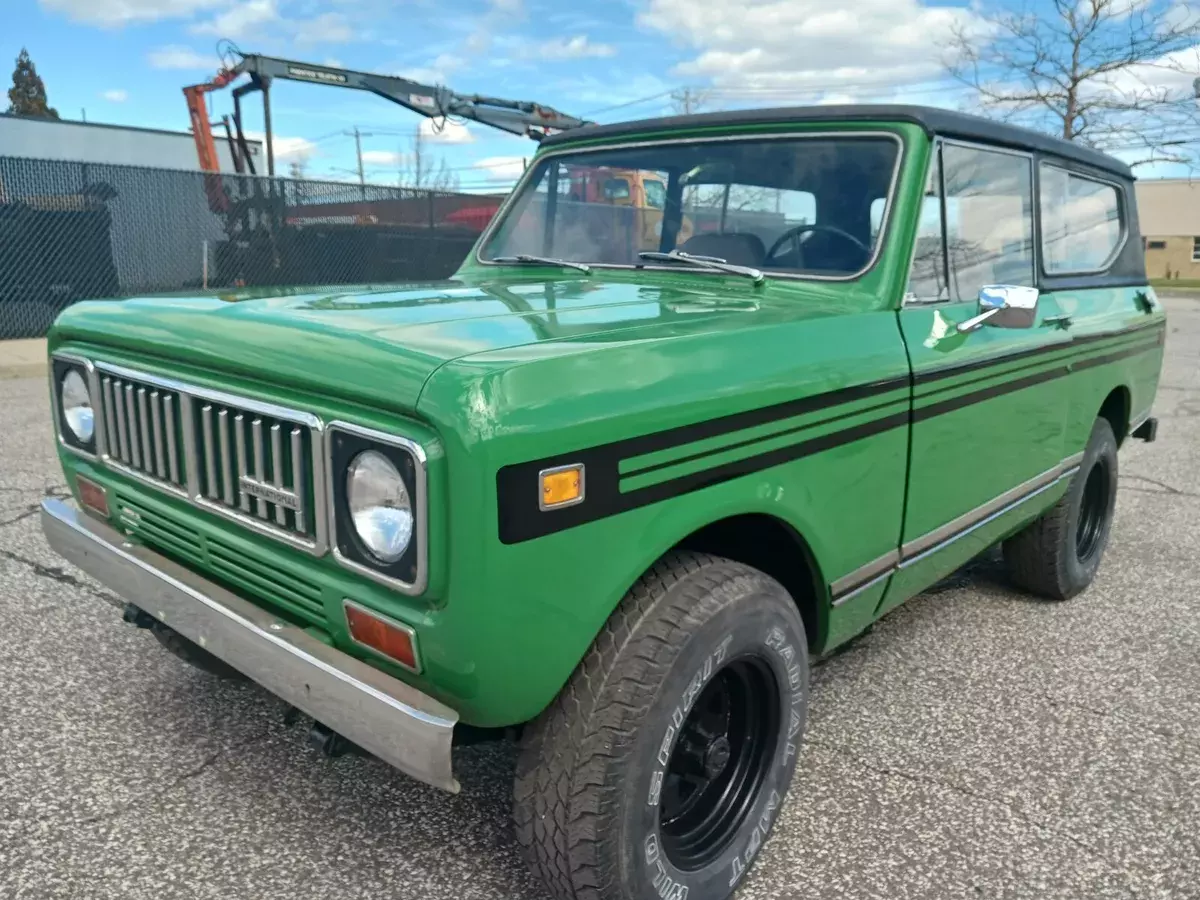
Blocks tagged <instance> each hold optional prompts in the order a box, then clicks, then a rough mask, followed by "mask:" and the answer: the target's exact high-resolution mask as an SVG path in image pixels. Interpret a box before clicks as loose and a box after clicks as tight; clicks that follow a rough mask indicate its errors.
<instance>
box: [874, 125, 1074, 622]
mask: <svg viewBox="0 0 1200 900" xmlns="http://www.w3.org/2000/svg"><path fill="white" fill-rule="evenodd" d="M1033 205H1034V190H1033V161H1032V159H1031V158H1030V157H1029V156H1028V155H1025V154H1019V153H1012V152H1007V151H1002V150H997V149H988V148H982V147H977V146H973V145H965V144H957V143H951V142H949V141H947V142H944V143H943V144H941V146H940V152H939V154H937V156H936V157H935V162H934V164H933V166H932V172H931V178H930V187H929V190H928V191H927V193H926V201H925V211H924V214H923V216H922V223H921V234H920V236H919V237H918V243H917V248H916V253H915V255H914V260H913V268H912V275H911V278H910V285H909V291H908V293H907V295H906V297H905V302H904V306H903V308H902V309H901V311H900V314H899V315H900V328H901V331H902V332H903V335H904V340H905V342H906V344H907V346H908V353H909V358H910V360H911V363H912V369H913V424H912V438H911V440H912V445H911V452H910V456H909V479H908V500H907V504H906V511H905V520H904V527H903V537H902V543H901V567H900V570H899V572H898V573H897V576H896V577H895V578H894V579H893V581H892V584H891V586H890V587H889V590H888V592H887V594H886V595H885V597H884V599H883V601H882V604H881V607H882V608H886V607H888V606H891V605H894V603H896V602H899V601H900V600H901V599H903V598H904V597H906V596H910V595H911V594H912V593H915V592H916V591H919V590H921V589H923V588H924V587H926V586H928V585H929V584H931V583H933V582H934V581H936V580H937V579H939V578H941V577H943V576H944V575H946V574H948V573H949V572H952V571H953V570H954V569H956V568H957V567H959V566H960V565H962V564H963V563H964V562H966V561H967V560H969V559H970V558H971V557H973V556H974V555H976V554H977V553H979V552H980V551H981V550H983V549H984V548H986V546H987V545H988V543H990V542H991V541H992V540H995V537H996V534H995V527H1003V524H1004V523H1003V522H1002V521H1000V520H1001V519H1002V518H1003V517H1004V516H1013V515H1019V512H1016V508H1017V507H1019V506H1020V504H1021V502H1022V501H1021V498H1022V497H1023V496H1025V495H1026V494H1031V495H1032V492H1034V491H1036V490H1037V489H1038V488H1041V487H1042V486H1043V484H1044V483H1049V481H1050V480H1051V479H1053V478H1054V477H1055V474H1054V473H1055V471H1056V467H1057V466H1059V464H1060V463H1061V462H1062V458H1063V446H1064V441H1063V431H1064V422H1065V417H1066V404H1065V401H1064V396H1065V395H1064V392H1063V391H1062V390H1061V384H1059V383H1056V378H1055V377H1054V376H1055V374H1056V373H1058V372H1059V371H1060V370H1061V365H1062V363H1061V359H1062V357H1063V355H1064V353H1063V352H1062V351H1065V349H1066V347H1067V346H1068V341H1069V337H1068V335H1067V333H1066V332H1064V331H1063V330H1062V329H1060V328H1057V327H1055V319H1054V317H1055V314H1056V313H1057V309H1055V308H1054V299H1053V297H1050V296H1046V297H1043V298H1039V305H1038V308H1037V310H1036V313H1035V316H1034V321H1033V325H1032V327H1027V328H1009V327H998V326H996V325H994V324H985V325H983V326H981V327H979V328H976V329H975V330H972V331H967V332H959V331H958V330H957V326H958V325H959V324H960V323H962V322H964V321H965V320H967V319H970V318H971V317H973V316H975V315H976V314H977V313H978V312H979V302H978V295H979V290H980V288H982V287H983V286H984V285H993V284H1002V285H1019V286H1023V287H1032V286H1034V284H1035V276H1034V271H1035V269H1034V262H1035V260H1034V253H1035V250H1034V224H1033V219H1034V206H1033ZM1047 320H1049V321H1047ZM1056 360H1057V361H1056ZM1044 489H1049V488H1044ZM989 526H994V527H990V528H989Z"/></svg>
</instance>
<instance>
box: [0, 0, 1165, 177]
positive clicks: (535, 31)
mask: <svg viewBox="0 0 1200 900" xmlns="http://www.w3.org/2000/svg"><path fill="white" fill-rule="evenodd" d="M1005 2H1008V3H1011V2H1015V0H975V2H970V3H968V2H961V3H952V2H944V0H934V2H922V0H855V2H853V3H841V4H838V3H829V2H828V0H603V2H601V0H574V2H571V0H36V2H27V3H21V4H19V5H18V4H15V3H12V5H11V8H9V9H8V10H6V11H5V14H4V28H3V29H2V33H0V62H2V61H3V57H4V56H6V55H7V56H10V57H15V56H16V54H17V52H18V51H19V49H20V46H21V44H24V45H26V46H27V47H28V48H29V51H30V53H31V54H32V56H33V59H34V61H35V63H36V64H37V66H38V69H39V72H40V74H41V75H42V76H43V78H44V79H45V82H46V85H47V89H48V92H49V98H50V102H51V104H52V105H54V106H56V107H57V108H58V110H59V112H60V114H61V115H63V117H65V118H77V117H79V116H80V115H81V112H80V111H81V110H83V109H86V111H87V117H88V119H89V120H93V121H105V122H115V123H123V124H130V125H140V126H146V127H154V128H170V129H178V130H185V129H186V128H187V126H188V121H187V113H186V109H185V106H184V101H183V97H182V94H181V93H180V88H181V87H182V86H183V85H185V84H191V83H195V82H198V81H203V80H205V79H206V78H208V77H210V76H211V75H212V74H213V73H214V72H215V71H216V69H217V68H218V65H219V62H218V57H217V52H216V43H217V41H218V40H219V39H221V38H228V39H231V40H233V41H235V42H236V43H237V45H238V46H240V47H241V49H243V50H245V51H247V52H258V53H264V54H270V55H277V56H286V57H288V58H292V59H297V60H302V61H306V62H314V63H324V64H327V65H336V66H344V67H346V68H351V69H359V70H363V71H371V72H380V73H386V74H397V75H406V76H408V77H412V78H417V79H420V80H422V81H425V82H430V83H445V84H447V85H449V86H450V87H451V88H453V89H454V90H456V91H459V92H461V93H488V94H491V95H493V96H501V97H508V98H513V99H521V100H535V101H538V102H541V103H545V104H549V105H551V106H555V107H557V108H559V109H561V110H563V111H565V112H570V113H573V114H576V115H581V116H586V117H590V118H595V119H597V120H600V121H616V120H620V119H625V118H643V117H647V116H653V115H658V114H662V113H665V112H669V111H670V110H671V108H672V94H673V93H676V94H677V92H678V91H680V90H682V89H684V88H689V89H691V90H693V91H699V92H701V94H700V95H701V96H703V97H704V98H705V102H706V104H707V106H708V108H721V107H735V106H762V105H782V104H795V103H817V102H826V103H828V102H844V101H855V100H860V101H904V102H923V103H934V104H937V105H943V106H950V107H956V108H957V107H963V108H970V106H971V104H972V98H971V95H970V93H969V92H968V91H967V90H966V89H965V88H963V87H961V86H960V85H957V84H954V83H951V82H947V81H946V80H945V79H944V78H943V77H942V75H941V68H942V67H941V60H942V58H943V53H944V48H945V46H946V42H947V36H948V34H949V33H950V31H951V30H952V29H953V28H954V27H955V26H956V25H958V26H966V27H971V26H972V24H973V23H976V22H977V19H976V18H975V17H976V15H977V13H976V10H978V9H980V8H981V7H980V3H983V4H985V5H986V4H989V3H1005ZM1046 2H1047V0H1033V3H1034V4H1035V6H1036V5H1037V4H1038V3H1046ZM1131 2H1134V3H1141V2H1149V0H1131ZM10 3H11V0H10ZM6 5H9V4H6ZM213 104H214V105H213V114H214V119H215V118H218V117H219V116H220V115H221V114H222V113H227V112H229V111H231V108H232V99H231V96H230V93H229V92H228V91H224V92H220V93H217V94H214V95H213ZM272 104H273V113H274V119H275V133H276V135H277V143H276V148H277V155H278V156H280V157H281V158H282V160H283V164H282V165H281V170H284V169H285V168H286V165H287V162H288V161H289V160H303V161H304V164H305V167H306V171H307V173H308V175H309V176H310V177H322V178H324V177H328V178H337V179H345V178H349V177H352V176H353V172H354V165H355V160H354V139H353V137H351V136H349V135H348V134H347V132H348V131H350V130H351V129H353V128H355V127H357V128H359V129H360V130H361V131H362V132H365V133H368V134H369V136H367V137H364V138H363V149H364V158H365V162H366V167H367V171H368V177H369V179H370V180H372V181H377V182H380V183H394V182H395V180H396V177H397V173H398V167H399V166H400V165H402V164H403V156H404V154H405V153H407V152H408V150H409V148H410V146H411V144H412V140H413V132H414V129H416V128H418V127H419V123H420V122H422V121H423V120H421V119H420V118H419V117H418V116H416V115H414V114H412V113H410V112H408V111H406V110H404V109H402V108H400V107H396V106H392V105H391V104H389V103H388V102H387V101H385V100H382V99H379V98H376V97H373V96H370V95H367V94H363V93H359V92H355V91H347V90H342V89H336V88H328V87H320V86H315V85H308V84H299V83H286V82H284V83H278V84H277V85H276V87H275V89H274V90H273V92H272ZM260 115H261V114H260V112H259V108H258V106H257V104H252V105H251V106H250V107H249V112H248V116H247V119H248V121H247V127H249V128H251V129H254V128H261V118H260ZM429 125H430V123H429V122H427V121H426V122H425V126H424V134H425V137H426V142H425V146H426V147H427V150H428V152H429V153H431V154H432V155H433V156H434V157H435V158H437V159H445V160H446V164H447V165H448V166H449V167H450V168H452V169H453V170H454V172H455V175H456V176H457V178H458V179H459V182H460V184H461V186H462V187H463V188H467V189H486V188H489V187H493V186H500V185H502V184H507V183H511V180H512V178H513V177H514V175H515V174H516V173H518V172H519V171H520V168H521V160H522V157H523V156H527V155H528V154H530V153H531V152H532V149H533V144H532V143H531V142H530V141H528V140H527V139H523V138H517V137H509V136H506V135H503V134H500V133H498V132H493V131H491V130H489V129H486V128H482V127H472V128H470V129H466V128H462V127H456V126H454V125H450V126H449V127H447V128H446V129H444V130H443V131H442V132H440V133H435V132H434V131H433V130H432V129H431V128H430V127H429Z"/></svg>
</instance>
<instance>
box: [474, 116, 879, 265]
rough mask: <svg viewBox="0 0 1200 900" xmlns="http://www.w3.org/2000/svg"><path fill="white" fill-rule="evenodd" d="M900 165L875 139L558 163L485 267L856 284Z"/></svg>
mask: <svg viewBox="0 0 1200 900" xmlns="http://www.w3.org/2000/svg"><path fill="white" fill-rule="evenodd" d="M899 153H900V143H899V141H898V140H897V139H895V138H893V137H891V136H887V135H870V136H863V137H855V136H837V137H831V136H814V137H787V138H774V139H771V138H763V137H747V138H746V139H744V140H720V141H697V140H689V141H686V142H685V141H674V142H669V143H661V144H643V145H640V146H636V147H616V148H611V149H607V150H604V149H601V150H588V151H582V150H581V151H579V152H575V153H570V152H568V153H560V154H555V155H553V156H549V157H546V158H543V159H541V160H539V161H538V162H536V163H535V164H534V166H533V171H532V172H531V173H530V174H529V176H528V177H527V178H526V179H525V180H524V181H523V182H522V184H521V186H520V187H519V188H518V191H519V193H518V195H517V196H516V197H515V198H514V200H513V202H512V203H511V204H510V205H509V206H508V207H507V210H506V212H505V213H504V215H503V217H502V218H501V219H500V220H499V221H498V223H497V224H496V227H495V228H494V229H493V230H492V232H491V234H490V236H489V238H488V240H487V242H486V243H485V244H484V245H483V247H482V248H481V250H480V258H481V259H483V260H495V259H496V258H497V257H515V256H520V255H527V256H541V257H553V258H558V259H565V260H571V261H574V262H580V263H590V264H592V265H620V266H631V265H639V264H642V261H641V260H639V258H638V253H640V252H644V251H657V252H662V253H666V252H670V251H672V250H678V251H681V252H683V253H688V254H691V255H693V256H708V257H713V258H715V259H720V260H724V261H725V262H728V263H733V264H736V265H741V266H751V267H754V268H757V269H762V270H763V271H764V272H766V273H767V274H772V273H790V274H797V275H810V276H815V277H843V278H844V277H851V276H854V275H856V274H858V273H860V272H862V271H863V270H864V269H865V268H866V267H867V266H868V265H869V264H870V262H871V260H872V259H873V258H874V255H875V247H876V243H877V242H878V241H879V240H882V228H881V226H882V224H883V223H885V222H886V221H887V210H888V206H889V205H890V203H891V196H890V195H891V188H892V181H893V175H894V173H895V170H896V163H897V159H898V156H899ZM651 264H655V263H651ZM696 271H702V270H699V269H697V270H696Z"/></svg>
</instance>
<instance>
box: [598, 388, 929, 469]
mask: <svg viewBox="0 0 1200 900" xmlns="http://www.w3.org/2000/svg"><path fill="white" fill-rule="evenodd" d="M907 401H908V398H907V397H897V398H896V399H895V400H889V401H888V402H887V403H879V404H876V405H875V406H866V407H863V408H862V409H857V410H854V411H853V412H847V413H842V414H841V415H837V416H830V417H829V418H827V419H818V420H817V421H815V422H806V423H804V424H803V425H797V426H796V427H795V428H788V429H785V430H784V431H777V432H775V433H773V434H768V435H763V436H761V437H756V438H749V439H748V440H744V441H738V442H737V443H736V444H723V445H722V446H720V447H714V448H713V449H712V450H704V451H703V452H700V453H693V454H691V455H690V456H681V457H679V458H678V459H672V460H668V461H667V462H661V463H656V464H655V465H652V466H646V467H644V468H641V469H633V470H631V471H629V472H623V473H622V474H621V477H622V478H632V477H634V476H635V475H645V474H647V473H649V472H657V471H659V470H660V469H668V468H670V467H671V466H678V465H682V464H684V463H689V462H695V461H696V460H698V459H704V458H705V457H706V456H715V455H717V454H718V453H725V452H726V451H729V450H740V449H741V448H743V447H750V446H753V445H754V444H761V443H763V442H764V441H771V440H775V439H777V438H781V437H787V436H788V435H790V434H797V433H799V432H801V431H808V430H809V429H811V428H817V427H819V426H821V425H828V424H830V423H831V422H841V421H842V420H844V419H852V418H854V417H855V416H862V415H866V414H867V413H872V412H878V411H879V410H881V409H887V408H888V407H889V406H895V405H896V404H897V403H905V402H907Z"/></svg>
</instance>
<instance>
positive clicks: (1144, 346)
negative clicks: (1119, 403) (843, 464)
mask: <svg viewBox="0 0 1200 900" xmlns="http://www.w3.org/2000/svg"><path fill="white" fill-rule="evenodd" d="M1160 342H1161V341H1160V338H1157V337H1156V338H1155V339H1154V340H1153V341H1143V342H1140V343H1138V344H1136V345H1134V346H1132V347H1127V348H1124V349H1122V350H1118V351H1117V352H1115V353H1107V354H1105V355H1104V356H1097V357H1093V358H1092V359H1085V360H1080V361H1079V362H1068V363H1066V364H1064V365H1061V366H1054V367H1053V368H1050V369H1045V370H1043V371H1041V372H1034V373H1033V374H1032V375H1026V376H1024V377H1022V378H1014V379H1013V380H1012V381H1004V382H1001V383H1000V384H994V385H992V386H991V387H987V388H983V389H982V390H978V391H972V392H971V393H969V394H963V395H961V396H958V397H950V398H948V399H946V400H941V401H939V402H937V403H931V404H929V405H928V406H921V407H917V408H916V409H914V410H913V421H914V422H923V421H925V420H926V419H932V418H933V417H934V416H940V415H944V414H945V413H949V412H954V411H955V410H956V409H962V408H963V407H965V406H971V405H973V404H975V403H982V402H983V401H984V400H990V399H992V398H993V397H999V396H1001V395H1003V394H1009V393H1012V392H1013V391H1019V390H1022V389H1024V388H1027V387H1033V386H1034V385H1035V384H1042V383H1043V382H1046V381H1053V380H1054V379H1056V378H1063V377H1064V376H1066V375H1069V374H1070V373H1071V372H1077V371H1079V370H1081V369H1090V368H1093V367H1094V366H1103V365H1106V364H1108V363H1111V362H1117V361H1118V360H1122V359H1125V358H1126V357H1128V356H1136V355H1137V354H1139V353H1144V352H1145V351H1147V350H1152V349H1154V348H1155V347H1157V346H1158V345H1159V343H1160ZM917 399H918V400H920V399H921V398H920V397H918V398H917Z"/></svg>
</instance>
